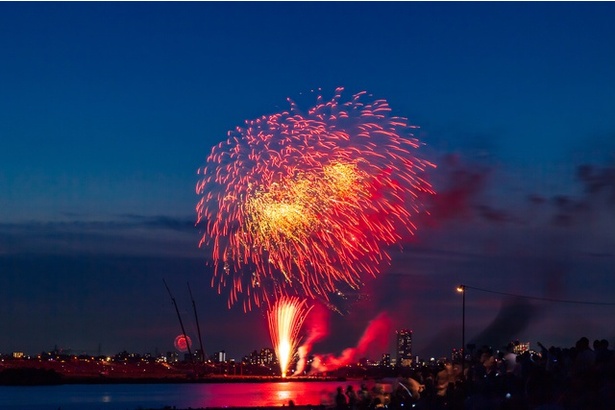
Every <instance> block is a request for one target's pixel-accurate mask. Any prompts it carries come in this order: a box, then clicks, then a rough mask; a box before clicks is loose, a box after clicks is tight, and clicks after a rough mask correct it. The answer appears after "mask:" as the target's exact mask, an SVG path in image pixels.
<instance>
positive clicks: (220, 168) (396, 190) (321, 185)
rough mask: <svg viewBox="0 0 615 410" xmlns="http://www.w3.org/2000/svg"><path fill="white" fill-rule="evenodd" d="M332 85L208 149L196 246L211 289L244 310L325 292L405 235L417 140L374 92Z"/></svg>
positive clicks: (381, 259)
mask: <svg viewBox="0 0 615 410" xmlns="http://www.w3.org/2000/svg"><path fill="white" fill-rule="evenodd" d="M368 99H369V96H368V95H367V94H366V93H364V92H363V93H359V94H356V95H354V96H353V97H352V99H351V100H350V101H346V102H342V89H341V88H340V89H337V90H336V94H335V96H334V97H333V99H331V100H330V101H328V102H322V100H321V99H319V100H318V103H317V105H316V106H315V107H313V108H312V109H310V110H309V111H307V112H306V113H302V112H300V111H299V110H298V108H297V107H296V106H295V104H294V103H292V102H291V107H290V110H289V111H285V112H281V113H278V114H273V115H269V116H263V117H261V118H259V119H256V120H253V121H246V124H245V126H244V127H237V128H236V130H235V131H231V132H229V137H228V139H227V140H226V141H224V142H221V143H220V144H218V145H217V146H215V147H214V148H213V149H212V151H211V154H210V155H209V156H208V158H207V164H206V166H205V167H204V168H202V169H201V170H199V173H201V174H202V175H203V178H202V180H201V181H200V182H199V183H198V184H197V194H199V195H201V200H200V201H199V203H198V205H197V224H201V225H202V226H203V227H204V233H203V236H202V239H201V242H200V246H208V247H209V249H211V252H212V253H211V257H212V261H213V267H214V275H213V277H212V286H213V287H216V288H217V289H218V292H219V293H221V292H222V290H223V289H224V290H228V291H229V299H228V305H229V307H231V306H232V305H233V304H235V303H237V302H241V303H242V304H243V307H244V310H250V309H252V307H253V306H254V305H255V306H261V304H263V303H265V304H267V305H271V304H272V303H273V302H274V301H275V300H277V299H278V298H279V297H281V296H285V295H288V296H301V297H306V298H313V299H322V300H326V301H328V300H329V295H330V294H331V293H334V292H337V291H338V287H339V286H342V285H343V286H345V287H350V288H354V289H357V288H359V287H360V286H361V285H362V281H361V277H362V275H364V274H370V275H376V274H377V273H379V272H380V271H381V269H380V267H381V265H382V264H383V263H384V264H387V263H389V262H390V256H389V254H388V253H387V251H386V246H388V245H391V244H394V243H396V242H398V241H399V240H400V239H401V238H402V235H404V234H406V233H409V234H412V233H414V231H415V229H416V227H415V225H414V223H413V220H414V218H415V216H416V215H417V214H419V213H420V212H422V206H421V203H420V200H419V199H420V197H421V195H422V194H424V193H433V191H432V189H431V187H430V185H429V183H427V182H426V181H425V180H424V179H423V177H422V175H423V173H424V171H425V169H426V168H428V167H431V166H433V165H432V164H431V163H429V162H427V161H425V160H421V159H418V158H416V157H414V156H413V154H412V153H413V152H414V150H415V149H417V148H418V147H419V142H418V141H417V140H416V139H415V138H414V137H413V136H412V133H411V131H412V128H413V127H412V126H411V125H409V124H408V121H407V120H406V119H405V118H400V117H395V116H391V115H390V113H391V109H390V108H389V105H388V103H387V102H386V101H384V100H375V101H367V100H368Z"/></svg>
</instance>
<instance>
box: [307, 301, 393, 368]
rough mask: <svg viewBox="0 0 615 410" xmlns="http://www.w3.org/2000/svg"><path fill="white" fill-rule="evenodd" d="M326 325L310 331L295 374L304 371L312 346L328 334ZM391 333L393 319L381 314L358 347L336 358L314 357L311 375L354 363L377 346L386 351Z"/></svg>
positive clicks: (361, 339)
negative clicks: (325, 330) (325, 329)
mask: <svg viewBox="0 0 615 410" xmlns="http://www.w3.org/2000/svg"><path fill="white" fill-rule="evenodd" d="M323 329H324V325H323V324H320V325H318V326H316V327H315V328H313V329H310V331H309V334H308V338H307V339H306V343H304V344H303V345H302V346H300V347H299V348H298V349H297V350H298V353H299V360H298V362H297V370H296V372H295V374H299V373H301V372H303V371H304V369H305V364H306V359H307V357H308V355H309V353H310V351H311V349H312V344H313V343H314V342H316V341H317V340H320V339H321V338H322V337H323V336H324V335H325V334H326V332H323ZM390 333H391V319H390V318H389V316H388V314H387V313H386V312H383V313H380V314H379V315H378V316H377V317H376V318H374V319H373V320H372V321H370V323H369V324H368V325H367V328H366V329H365V331H364V332H363V335H362V336H361V338H360V339H359V342H358V343H357V346H356V347H349V348H347V349H345V350H344V351H342V353H341V355H339V356H335V355H332V354H326V355H314V360H313V361H312V363H311V369H310V374H315V373H322V372H327V371H329V372H330V371H333V370H337V369H339V368H340V367H343V366H346V365H347V364H350V363H353V362H355V361H357V359H360V358H361V357H363V356H365V354H366V352H367V351H368V349H370V348H372V347H373V346H375V345H377V346H379V347H380V349H381V350H383V351H384V349H386V347H387V344H388V335H389V334H390Z"/></svg>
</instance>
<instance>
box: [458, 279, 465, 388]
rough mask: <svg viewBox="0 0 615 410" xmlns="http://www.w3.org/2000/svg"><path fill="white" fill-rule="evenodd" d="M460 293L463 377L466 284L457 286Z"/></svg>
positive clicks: (463, 369) (463, 364)
mask: <svg viewBox="0 0 615 410" xmlns="http://www.w3.org/2000/svg"><path fill="white" fill-rule="evenodd" d="M457 292H459V293H461V375H462V377H463V374H464V371H465V364H466V285H459V286H457Z"/></svg>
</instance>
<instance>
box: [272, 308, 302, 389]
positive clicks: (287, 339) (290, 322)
mask: <svg viewBox="0 0 615 410" xmlns="http://www.w3.org/2000/svg"><path fill="white" fill-rule="evenodd" d="M306 303H307V302H306V301H305V300H304V301H300V300H299V298H297V297H282V298H280V299H278V300H277V301H276V302H275V304H274V305H273V306H272V307H271V309H270V310H269V311H268V312H267V318H268V321H269V334H270V335H271V342H272V343H273V349H274V350H275V354H276V356H277V358H278V362H279V363H280V371H281V373H282V377H286V373H287V372H288V367H289V365H290V363H291V360H292V358H293V356H294V355H295V353H296V351H297V346H298V345H299V331H300V330H301V326H302V325H303V321H304V320H305V318H306V316H307V315H308V313H309V312H310V308H308V307H307V304H306Z"/></svg>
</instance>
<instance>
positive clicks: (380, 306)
mask: <svg viewBox="0 0 615 410" xmlns="http://www.w3.org/2000/svg"><path fill="white" fill-rule="evenodd" d="M613 16H615V4H613V3H602V2H600V3H590V4H586V3H551V2H549V3H533V2H530V3H516V2H513V3H482V2H481V3H439V2H438V3H397V2H395V3H378V4H376V3H352V2H344V3H321V2H318V3H277V2H275V3H176V4H170V3H146V2H143V3H142V2H138V3H122V2H120V3H72V2H69V3H7V2H2V3H0V53H1V61H2V63H1V64H0V280H1V282H0V301H1V303H0V353H10V352H12V351H17V350H19V351H25V352H26V353H30V354H37V353H39V352H41V351H49V350H52V349H54V347H58V348H61V349H67V350H71V351H72V352H74V353H81V352H87V353H90V354H97V353H98V352H101V353H102V354H115V353H118V352H120V351H122V350H128V351H131V352H137V353H145V352H151V353H155V352H166V351H170V350H173V340H174V338H175V336H177V335H178V334H179V333H180V328H179V323H178V321H177V317H176V314H175V310H174V307H173V304H172V302H171V298H170V297H169V295H168V293H167V291H166V289H165V287H164V284H163V281H162V280H163V278H164V279H165V280H166V281H167V283H168V284H169V286H170V288H171V290H172V291H173V293H174V296H175V298H176V299H177V303H178V305H179V308H180V312H181V313H182V315H183V319H184V322H186V324H187V327H188V333H189V334H190V335H191V336H192V337H193V339H195V340H196V334H195V332H194V328H195V325H194V320H193V314H192V304H191V301H190V296H189V293H188V288H187V283H190V286H191V288H192V291H193V294H194V299H195V303H196V306H197V308H198V312H199V317H200V319H201V328H202V329H203V341H204V344H205V350H206V352H207V353H213V352H215V351H218V350H222V349H224V350H226V351H227V354H228V356H229V357H232V358H236V359H239V358H240V357H241V356H243V355H245V354H247V353H249V352H251V351H252V350H254V349H260V348H262V347H266V346H270V345H271V342H270V341H269V335H268V331H267V326H266V318H265V316H264V312H262V311H258V310H254V311H251V312H248V313H244V312H243V310H242V309H241V308H240V307H237V308H233V309H231V310H229V309H227V307H226V295H218V294H217V293H216V292H215V291H214V290H213V289H211V288H210V286H209V283H210V279H211V269H210V268H209V267H207V266H206V260H207V258H208V254H207V252H205V251H204V250H203V249H199V248H198V241H199V239H200V231H199V228H198V227H195V220H196V213H195V206H196V203H197V201H198V200H199V197H198V196H197V195H196V193H195V185H196V183H197V181H198V175H197V170H198V168H200V167H202V166H203V165H204V164H205V159H206V157H207V155H208V154H209V152H210V150H211V147H212V146H213V145H215V144H217V143H219V142H220V141H223V140H225V139H226V133H227V131H228V130H230V129H233V128H235V126H237V125H241V124H243V122H244V121H245V120H246V119H254V118H257V117H260V116H261V115H264V114H273V113H276V112H279V111H281V110H285V109H287V108H288V102H287V100H286V99H287V98H291V99H293V100H295V101H296V102H297V103H298V104H299V106H300V107H304V108H305V109H308V108H310V107H311V105H312V104H313V103H314V102H315V98H316V95H317V94H319V93H321V94H322V95H323V96H324V97H325V98H331V97H332V95H333V92H334V90H335V88H336V87H339V86H342V87H345V89H346V90H347V91H348V92H349V93H350V94H352V93H356V92H360V91H363V90H365V91H368V92H369V93H371V94H373V95H374V96H375V97H377V98H383V99H386V100H388V102H389V103H390V105H391V107H392V108H393V112H394V114H396V115H400V116H403V117H407V118H408V119H409V121H410V122H411V123H413V124H415V125H418V126H419V127H420V128H419V129H418V130H417V131H416V133H415V135H416V136H417V137H418V138H419V139H420V140H421V141H422V142H424V143H425V144H426V146H425V147H422V148H421V149H420V155H421V156H422V157H423V158H426V159H428V160H430V161H433V162H434V163H436V164H437V165H438V167H437V169H435V170H433V171H432V172H430V175H429V176H430V180H431V182H432V184H433V186H434V189H435V190H436V191H437V193H438V194H437V195H436V196H435V197H433V198H431V199H430V200H429V201H428V202H427V203H426V207H427V208H429V209H430V211H431V217H429V218H424V219H421V220H420V221H417V224H418V228H419V229H418V232H417V235H416V236H415V238H414V239H413V240H412V241H410V242H408V243H406V244H404V246H403V251H400V250H399V248H394V249H392V250H391V254H392V255H393V262H392V264H391V266H390V267H389V268H388V269H386V271H384V272H383V273H382V274H381V275H380V276H378V277H377V278H375V279H373V280H371V281H368V283H366V286H365V288H364V289H363V296H364V297H362V298H361V301H358V302H353V301H352V300H347V301H341V302H340V305H344V307H345V308H347V310H348V313H347V314H346V315H345V316H340V315H338V314H336V313H333V312H329V313H327V314H328V316H329V319H330V329H329V336H328V337H327V338H326V339H325V340H323V341H322V342H320V343H319V344H317V345H315V346H314V349H315V351H316V352H317V353H334V354H339V353H340V352H341V351H342V350H343V349H344V348H346V347H351V346H354V345H356V343H357V342H358V340H359V339H360V337H361V334H362V332H363V330H364V329H365V328H366V327H367V325H368V323H369V322H370V321H371V320H372V319H374V318H376V317H378V315H380V314H382V313H384V314H386V315H388V317H390V319H391V329H390V334H389V336H390V337H389V339H388V340H385V341H384V342H382V343H380V344H377V345H375V346H372V348H371V349H370V350H369V352H368V353H369V355H370V356H372V357H373V358H378V357H379V356H380V355H381V354H382V353H384V352H390V353H393V352H394V348H393V337H394V330H395V329H399V328H409V329H412V330H413V331H414V351H415V353H416V354H419V355H421V356H425V355H444V354H447V353H448V352H449V351H450V348H451V347H457V346H458V345H459V344H460V339H461V309H462V304H461V296H460V295H459V294H458V293H457V292H456V291H455V288H456V286H457V285H458V284H460V283H463V284H466V285H468V286H469V287H474V288H478V289H484V290H489V291H492V292H485V291H483V290H477V289H468V290H467V293H466V341H467V342H476V343H478V344H482V343H490V344H493V345H494V346H500V345H503V344H506V343H507V342H508V341H510V340H515V339H518V340H520V341H522V342H530V343H531V344H532V347H536V346H537V345H536V342H538V341H541V342H542V343H543V344H545V345H547V346H549V345H559V346H566V347H567V346H571V345H573V344H574V342H575V341H576V340H577V339H579V338H580V337H581V336H587V337H588V338H589V339H590V340H593V339H597V338H600V339H601V338H606V339H608V340H609V341H610V343H611V345H615V326H614V319H613V317H615V305H613V303H615V296H613V295H615V115H614V113H615V45H614V41H615V25H613ZM319 89H320V90H322V91H320V92H318V91H315V92H312V90H319ZM493 292H496V293H493ZM505 294H512V295H523V296H531V297H533V298H515V297H512V296H508V295H505ZM351 299H352V298H351ZM544 299H549V300H544ZM561 300H568V301H581V302H604V303H612V304H611V305H608V304H606V305H600V304H590V303H563V302H558V301H561ZM320 313H322V312H320ZM325 313H326V312H325Z"/></svg>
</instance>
